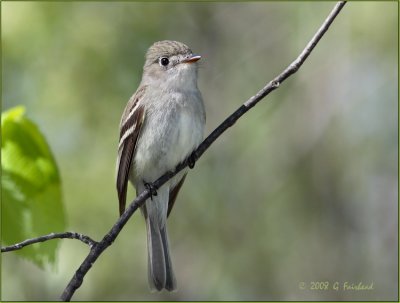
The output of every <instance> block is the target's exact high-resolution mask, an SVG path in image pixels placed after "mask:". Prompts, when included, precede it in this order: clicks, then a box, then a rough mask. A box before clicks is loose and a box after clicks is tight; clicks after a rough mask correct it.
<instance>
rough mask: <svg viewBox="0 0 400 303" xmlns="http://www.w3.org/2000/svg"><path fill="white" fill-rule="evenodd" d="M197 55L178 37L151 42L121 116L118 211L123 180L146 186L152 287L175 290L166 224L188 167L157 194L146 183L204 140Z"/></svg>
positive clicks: (124, 186) (138, 187) (123, 199)
mask: <svg viewBox="0 0 400 303" xmlns="http://www.w3.org/2000/svg"><path fill="white" fill-rule="evenodd" d="M200 58H201V57H200V56H198V55H194V54H193V53H192V51H191V50H190V48H189V47H188V46H186V45H185V44H183V43H180V42H177V41H160V42H156V43H154V44H153V45H152V46H151V47H150V48H149V49H148V51H147V54H146V62H145V64H144V68H143V76H142V81H141V83H140V85H139V88H138V89H137V91H136V92H135V93H134V94H133V96H132V97H131V98H130V100H129V101H128V104H127V105H126V107H125V110H124V112H123V114H122V118H121V123H120V137H119V138H120V139H119V146H118V159H117V191H118V199H119V211H120V214H122V213H123V212H124V210H125V204H126V193H127V185H128V180H129V181H130V182H131V183H132V184H133V185H134V186H135V188H136V194H137V195H138V194H139V193H140V192H142V191H143V190H144V189H146V188H147V189H149V190H150V192H151V198H149V199H148V200H147V201H146V203H145V204H144V205H143V206H142V208H141V210H142V214H143V215H144V218H145V220H146V228H147V246H148V267H149V270H148V271H149V284H150V288H151V289H153V290H162V289H164V288H165V289H167V290H169V291H172V290H175V289H176V279H175V275H174V272H173V269H172V262H171V257H170V252H169V248H168V236H167V225H166V222H167V217H168V215H169V214H170V212H171V209H172V207H173V205H174V203H175V200H176V197H177V195H178V192H179V190H180V188H181V186H182V184H183V182H184V180H185V177H186V174H187V169H184V170H182V171H180V172H179V173H178V174H177V175H176V176H174V177H173V178H172V179H171V180H169V181H168V182H167V183H165V184H164V185H163V186H161V187H160V188H159V189H158V190H157V192H155V191H154V190H153V189H152V188H151V183H152V182H154V181H155V180H156V179H158V178H159V177H160V176H161V175H163V174H164V173H165V172H167V171H170V170H173V169H174V168H175V166H176V165H177V164H179V163H180V162H182V161H183V160H185V159H186V158H187V157H188V156H189V155H190V154H191V153H192V151H193V150H194V149H195V148H196V147H197V146H198V145H199V144H200V143H201V141H202V139H203V133H204V125H205V120H206V115H205V110H204V104H203V100H202V97H201V93H200V91H199V89H198V87H197V70H198V62H197V61H198V60H200Z"/></svg>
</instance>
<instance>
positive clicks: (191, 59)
mask: <svg viewBox="0 0 400 303" xmlns="http://www.w3.org/2000/svg"><path fill="white" fill-rule="evenodd" d="M200 59H201V56H197V55H192V56H190V57H188V58H185V59H183V60H182V63H194V62H197V61H199V60H200Z"/></svg>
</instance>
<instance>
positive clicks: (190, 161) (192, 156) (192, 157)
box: [188, 152, 196, 169]
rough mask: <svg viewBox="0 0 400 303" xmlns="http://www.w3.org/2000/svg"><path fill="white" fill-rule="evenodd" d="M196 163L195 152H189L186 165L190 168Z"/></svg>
mask: <svg viewBox="0 0 400 303" xmlns="http://www.w3.org/2000/svg"><path fill="white" fill-rule="evenodd" d="M195 164H196V155H195V153H194V152H193V153H191V154H190V156H189V158H188V166H189V168H190V169H192V168H193V167H194V165H195Z"/></svg>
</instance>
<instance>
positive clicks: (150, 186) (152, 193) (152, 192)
mask: <svg viewBox="0 0 400 303" xmlns="http://www.w3.org/2000/svg"><path fill="white" fill-rule="evenodd" d="M143 184H144V187H146V189H147V190H148V191H149V192H150V199H151V201H153V196H157V190H156V189H155V188H154V187H153V183H147V182H143Z"/></svg>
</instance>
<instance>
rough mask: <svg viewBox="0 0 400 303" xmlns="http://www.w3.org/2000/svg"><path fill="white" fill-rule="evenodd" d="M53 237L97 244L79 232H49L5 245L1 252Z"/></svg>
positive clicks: (90, 244) (91, 245) (92, 244)
mask: <svg viewBox="0 0 400 303" xmlns="http://www.w3.org/2000/svg"><path fill="white" fill-rule="evenodd" d="M53 239H76V240H80V241H82V242H83V243H85V244H87V245H89V246H90V247H93V246H94V245H96V244H97V242H96V241H94V240H93V239H91V238H90V237H88V236H85V235H82V234H79V233H75V232H69V231H67V232H64V233H51V234H48V235H45V236H41V237H37V238H33V239H27V240H25V241H22V242H20V243H17V244H14V245H10V246H5V247H2V248H1V252H9V251H14V250H18V249H21V248H23V247H25V246H27V245H31V244H35V243H39V242H45V241H48V240H53Z"/></svg>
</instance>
